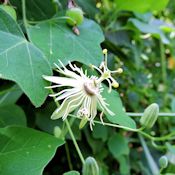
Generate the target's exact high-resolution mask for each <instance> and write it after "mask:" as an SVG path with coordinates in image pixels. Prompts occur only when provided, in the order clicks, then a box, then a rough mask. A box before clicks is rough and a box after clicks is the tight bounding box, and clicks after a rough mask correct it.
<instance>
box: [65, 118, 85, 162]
mask: <svg viewBox="0 0 175 175" xmlns="http://www.w3.org/2000/svg"><path fill="white" fill-rule="evenodd" d="M65 122H66V125H67V128H68V131H69V134H70V136H71V138H72V141H73V143H74V146H75V148H76V150H77V153H78V155H79V157H80V159H81V162H82V164H84V163H85V160H84V157H83V155H82V153H81V151H80V148H79V146H78V144H77V141H76V139H75V137H74V134H73V132H72V129H71V127H70V125H69V122H68V120H67V119H66V120H65Z"/></svg>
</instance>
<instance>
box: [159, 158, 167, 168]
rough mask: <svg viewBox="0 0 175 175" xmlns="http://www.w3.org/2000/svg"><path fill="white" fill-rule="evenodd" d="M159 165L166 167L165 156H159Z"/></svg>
mask: <svg viewBox="0 0 175 175" xmlns="http://www.w3.org/2000/svg"><path fill="white" fill-rule="evenodd" d="M159 165H160V167H161V168H163V169H164V168H166V167H167V166H168V159H167V157H166V156H162V157H160V159H159Z"/></svg>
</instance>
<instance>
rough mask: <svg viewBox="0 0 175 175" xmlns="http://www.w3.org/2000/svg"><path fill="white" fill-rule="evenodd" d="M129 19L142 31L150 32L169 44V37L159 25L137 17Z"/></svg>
mask: <svg viewBox="0 0 175 175" xmlns="http://www.w3.org/2000/svg"><path fill="white" fill-rule="evenodd" d="M129 21H130V22H131V23H132V24H133V25H134V26H135V27H136V28H137V29H138V30H140V31H141V32H143V33H150V34H152V35H153V36H154V37H156V38H160V39H161V40H162V42H163V43H164V44H169V40H168V38H167V37H166V36H165V34H164V33H163V31H162V30H161V29H160V28H159V26H158V25H155V24H151V23H144V22H141V21H139V20H137V19H135V18H130V19H129Z"/></svg>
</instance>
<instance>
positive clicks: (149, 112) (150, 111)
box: [140, 103, 159, 128]
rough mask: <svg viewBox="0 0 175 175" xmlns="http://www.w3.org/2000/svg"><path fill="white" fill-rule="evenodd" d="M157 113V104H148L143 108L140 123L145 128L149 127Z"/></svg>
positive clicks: (155, 118) (153, 122)
mask: <svg viewBox="0 0 175 175" xmlns="http://www.w3.org/2000/svg"><path fill="white" fill-rule="evenodd" d="M158 114H159V106H158V104H156V103H153V104H151V105H149V106H148V107H147V108H146V109H145V111H144V113H143V115H142V117H141V119H140V123H141V125H143V126H145V127H146V128H151V127H152V126H153V125H154V124H155V122H156V120H157V118H158Z"/></svg>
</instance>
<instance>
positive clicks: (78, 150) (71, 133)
mask: <svg viewBox="0 0 175 175" xmlns="http://www.w3.org/2000/svg"><path fill="white" fill-rule="evenodd" d="M50 91H51V93H52V94H54V92H53V90H52V89H50ZM54 99H55V97H54ZM55 104H56V106H57V107H59V103H58V102H57V101H55ZM65 123H66V126H67V129H68V132H69V134H70V136H71V138H72V141H73V143H74V146H75V149H76V151H77V153H78V155H79V157H80V160H81V162H82V164H84V163H85V160H84V157H83V154H82V152H81V150H80V148H79V146H78V143H77V141H76V139H75V136H74V134H73V131H72V129H71V127H70V124H69V121H68V120H67V119H65Z"/></svg>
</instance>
